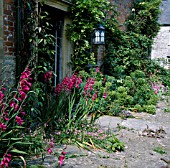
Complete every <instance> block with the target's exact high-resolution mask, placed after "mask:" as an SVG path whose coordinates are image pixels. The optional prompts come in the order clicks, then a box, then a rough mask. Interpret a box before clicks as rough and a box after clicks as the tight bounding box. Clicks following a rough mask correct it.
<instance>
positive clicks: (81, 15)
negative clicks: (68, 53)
mask: <svg viewBox="0 0 170 168" xmlns="http://www.w3.org/2000/svg"><path fill="white" fill-rule="evenodd" d="M109 11H113V12H112V13H113V15H114V14H115V12H114V10H113V6H111V5H110V3H109V2H108V1H107V0H93V1H92V0H86V1H84V0H73V1H72V5H71V7H70V17H71V19H72V24H71V25H69V26H68V29H67V32H68V36H69V38H70V40H71V41H72V42H73V44H74V54H73V55H72V60H71V61H72V62H71V63H72V65H73V67H74V69H78V70H79V69H82V68H83V67H85V66H86V65H88V64H95V58H94V55H93V54H92V53H91V45H92V44H91V40H92V36H93V31H94V28H95V27H97V24H98V23H102V24H103V25H105V23H106V20H107V19H111V17H110V18H108V14H109Z"/></svg>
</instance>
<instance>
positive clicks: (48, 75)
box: [44, 71, 53, 82]
mask: <svg viewBox="0 0 170 168" xmlns="http://www.w3.org/2000/svg"><path fill="white" fill-rule="evenodd" d="M52 76H53V72H52V71H48V72H46V73H45V74H44V81H45V82H47V81H50V80H51V78H52Z"/></svg>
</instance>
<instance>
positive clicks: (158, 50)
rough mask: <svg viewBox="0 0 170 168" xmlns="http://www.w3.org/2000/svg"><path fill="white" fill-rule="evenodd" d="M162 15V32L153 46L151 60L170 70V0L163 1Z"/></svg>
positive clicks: (160, 20) (160, 21)
mask: <svg viewBox="0 0 170 168" xmlns="http://www.w3.org/2000/svg"><path fill="white" fill-rule="evenodd" d="M160 9H161V15H160V16H159V20H158V22H159V23H160V25H161V27H160V31H159V33H158V35H157V36H156V38H155V39H154V43H153V46H152V52H151V59H154V60H156V61H158V63H159V64H160V65H161V66H163V67H165V68H169V69H170V0H164V1H162V4H161V6H160Z"/></svg>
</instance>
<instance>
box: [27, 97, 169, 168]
mask: <svg viewBox="0 0 170 168" xmlns="http://www.w3.org/2000/svg"><path fill="white" fill-rule="evenodd" d="M165 105H166V106H165ZM165 107H166V108H167V107H168V108H169V109H170V100H169V101H168V102H166V104H165V102H159V103H158V105H157V112H156V115H151V114H147V113H133V116H134V118H127V119H125V120H123V119H121V118H119V117H111V116H102V117H100V118H99V119H98V121H97V124H100V126H102V127H103V128H109V129H110V130H111V131H112V132H113V133H114V134H115V135H116V137H118V139H119V140H120V141H122V142H124V144H125V150H124V151H123V152H114V153H107V152H105V151H104V150H94V149H93V150H92V151H87V150H84V149H80V148H78V147H77V146H72V145H69V146H68V147H67V149H66V152H67V154H68V155H70V156H74V157H73V158H68V159H66V160H65V162H64V165H63V166H62V168H170V112H164V108H165ZM158 147H159V149H161V150H163V151H164V152H165V154H160V153H158V152H156V151H154V149H156V148H158ZM63 148H64V146H59V147H57V148H56V149H55V150H56V151H57V152H60V151H62V149H63ZM41 161H42V160H41V159H40V158H39V159H35V160H33V161H32V162H31V163H33V164H41ZM57 162H58V161H57V157H52V156H47V157H46V158H45V160H44V162H43V166H44V167H46V168H57ZM29 163H30V162H28V164H29Z"/></svg>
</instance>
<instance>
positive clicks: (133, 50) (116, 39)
mask: <svg viewBox="0 0 170 168" xmlns="http://www.w3.org/2000/svg"><path fill="white" fill-rule="evenodd" d="M160 3H161V0H153V1H145V0H142V1H140V2H139V1H137V2H136V3H134V7H133V10H132V12H131V15H130V16H129V18H128V20H127V21H126V27H127V30H126V31H121V30H119V28H118V26H117V27H116V26H114V31H109V35H108V36H106V37H107V44H106V56H105V58H104V67H106V68H105V73H107V74H109V75H113V76H115V77H117V78H124V77H125V76H126V75H129V74H130V73H131V72H133V71H135V70H136V69H142V68H143V67H144V66H145V63H144V62H146V61H148V62H149V59H148V57H149V54H150V49H151V45H152V42H153V38H154V37H155V35H156V34H157V32H158V30H159V24H158V23H157V20H158V16H159V13H160V9H159V6H160ZM145 60H146V61H145Z"/></svg>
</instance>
